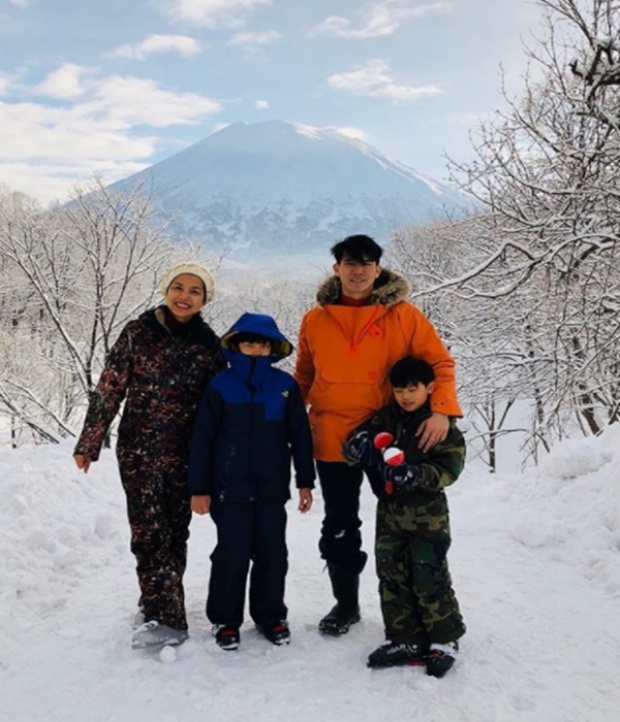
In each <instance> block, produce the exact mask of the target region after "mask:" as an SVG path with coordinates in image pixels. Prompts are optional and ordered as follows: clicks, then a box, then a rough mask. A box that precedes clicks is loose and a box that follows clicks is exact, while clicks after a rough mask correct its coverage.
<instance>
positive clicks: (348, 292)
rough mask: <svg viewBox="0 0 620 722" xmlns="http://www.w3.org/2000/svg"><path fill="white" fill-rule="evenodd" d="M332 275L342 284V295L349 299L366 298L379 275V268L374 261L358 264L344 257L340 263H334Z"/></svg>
mask: <svg viewBox="0 0 620 722" xmlns="http://www.w3.org/2000/svg"><path fill="white" fill-rule="evenodd" d="M333 268H334V273H335V274H336V275H337V276H338V278H339V279H340V283H341V284H342V293H343V294H344V295H345V296H348V297H349V298H356V299H363V298H368V297H369V296H370V295H371V293H372V289H373V286H374V283H375V281H376V280H377V278H378V277H379V274H380V273H381V266H379V264H378V263H377V262H376V261H364V262H363V263H360V262H359V261H356V260H354V259H353V258H351V257H350V256H347V255H345V256H344V258H343V259H342V261H341V262H340V263H334V266H333Z"/></svg>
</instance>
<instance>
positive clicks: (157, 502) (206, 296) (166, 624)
mask: <svg viewBox="0 0 620 722" xmlns="http://www.w3.org/2000/svg"><path fill="white" fill-rule="evenodd" d="M161 290H162V294H163V296H164V304H163V305H162V306H159V307H158V308H155V309H151V310H149V311H146V312H145V313H143V314H142V315H141V316H140V317H139V318H138V319H137V320H135V321H130V322H129V323H128V324H127V325H126V326H125V328H124V329H123V331H122V332H121V334H120V336H119V338H118V340H117V341H116V343H115V344H114V346H113V348H112V350H111V351H110V354H109V356H108V359H107V362H106V365H105V368H104V369H103V372H102V374H101V377H100V379H99V383H98V384H97V387H96V389H95V390H94V392H93V394H92V397H91V400H90V405H89V407H88V412H87V414H86V419H85V421H84V428H83V430H82V433H81V435H80V438H79V440H78V443H77V445H76V447H75V451H74V457H73V458H74V459H75V462H76V464H77V466H78V468H79V469H82V470H83V471H84V472H88V470H89V468H90V465H91V463H92V462H93V461H96V460H97V459H98V458H99V452H100V450H101V446H102V444H103V441H104V439H105V437H106V434H107V432H108V429H109V427H110V424H111V423H112V421H113V419H114V417H115V416H116V414H117V412H118V410H119V407H120V405H121V402H122V401H123V399H125V407H124V410H123V414H122V418H121V422H120V425H119V430H118V442H117V445H116V455H117V458H118V465H119V470H120V475H121V481H122V484H123V488H124V490H125V494H126V496H127V513H128V517H129V525H130V528H131V551H132V552H133V554H134V555H135V557H136V560H137V574H138V582H139V584H140V592H141V595H140V602H139V606H140V611H141V612H142V614H143V620H142V621H143V622H144V623H143V624H141V626H139V627H138V628H137V629H136V631H135V633H134V635H133V639H132V645H133V646H134V647H147V646H152V645H155V646H157V645H163V644H181V643H182V642H184V641H185V640H186V639H187V636H188V635H187V620H186V618H185V602H184V595H183V573H184V571H185V564H186V556H187V539H188V537H189V522H190V518H191V510H190V495H189V491H188V488H187V485H186V475H187V461H188V456H189V443H190V439H191V430H192V425H193V420H194V414H195V411H196V407H197V405H198V401H199V400H200V397H201V394H202V391H203V388H204V387H205V385H206V384H207V382H208V381H209V379H210V378H211V377H212V376H213V375H214V374H215V373H217V372H218V371H220V370H222V369H223V368H225V363H224V361H223V359H222V357H221V355H220V351H219V339H218V337H217V336H216V335H215V333H214V332H213V331H212V329H211V328H210V327H209V326H208V325H207V324H206V323H205V322H204V321H203V319H202V318H201V316H200V310H201V308H202V307H203V306H204V305H205V304H206V303H208V302H209V301H211V300H212V299H213V294H214V284H213V278H212V276H211V274H210V272H209V271H208V270H207V269H206V268H204V267H203V266H200V265H198V264H196V263H180V264H177V265H176V266H173V267H172V268H170V269H169V270H168V271H167V272H166V274H165V275H164V278H163V280H162V285H161Z"/></svg>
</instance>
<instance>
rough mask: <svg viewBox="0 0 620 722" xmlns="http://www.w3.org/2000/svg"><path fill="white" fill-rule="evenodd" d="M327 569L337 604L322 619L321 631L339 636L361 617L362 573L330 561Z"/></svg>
mask: <svg viewBox="0 0 620 722" xmlns="http://www.w3.org/2000/svg"><path fill="white" fill-rule="evenodd" d="M327 571H328V572H329V578H330V580H331V583H332V591H333V593H334V596H335V597H336V601H337V604H336V606H335V607H333V609H332V610H331V611H330V612H329V613H328V614H326V615H325V616H324V617H323V619H321V621H320V622H319V631H321V632H323V633H324V634H330V635H332V636H334V637H339V636H340V635H341V634H346V633H347V632H348V631H349V627H350V626H351V625H352V624H355V623H356V622H359V621H360V619H361V617H360V608H359V602H358V593H359V587H360V575H359V573H358V572H352V571H350V570H349V569H344V568H343V567H338V566H336V565H335V564H330V563H328V564H327Z"/></svg>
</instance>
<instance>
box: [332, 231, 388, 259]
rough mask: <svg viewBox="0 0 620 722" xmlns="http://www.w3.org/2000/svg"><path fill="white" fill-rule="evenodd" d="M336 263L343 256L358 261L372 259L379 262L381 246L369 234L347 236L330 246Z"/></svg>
mask: <svg viewBox="0 0 620 722" xmlns="http://www.w3.org/2000/svg"><path fill="white" fill-rule="evenodd" d="M330 252H331V254H332V256H333V257H334V258H335V259H336V263H342V260H343V258H344V257H345V256H348V257H349V258H351V259H352V260H354V261H357V262H358V263H364V261H374V262H375V263H379V261H380V260H381V256H382V255H383V248H381V246H380V245H379V244H378V243H377V242H376V241H375V240H374V239H373V238H371V237H370V236H363V235H357V236H347V237H346V238H345V239H344V240H342V241H339V242H338V243H336V245H335V246H332V247H331V248H330Z"/></svg>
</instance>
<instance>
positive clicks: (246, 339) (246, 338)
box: [230, 331, 274, 348]
mask: <svg viewBox="0 0 620 722" xmlns="http://www.w3.org/2000/svg"><path fill="white" fill-rule="evenodd" d="M230 340H231V342H232V343H234V344H235V346H237V348H238V347H239V344H240V343H268V344H270V345H271V346H272V347H273V344H274V339H272V338H269V337H268V336H261V335H260V334H259V333H251V332H250V331H239V333H236V334H235V335H234V336H233V337H232V338H231V339H230Z"/></svg>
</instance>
